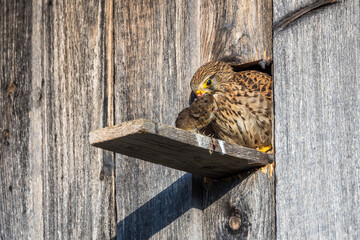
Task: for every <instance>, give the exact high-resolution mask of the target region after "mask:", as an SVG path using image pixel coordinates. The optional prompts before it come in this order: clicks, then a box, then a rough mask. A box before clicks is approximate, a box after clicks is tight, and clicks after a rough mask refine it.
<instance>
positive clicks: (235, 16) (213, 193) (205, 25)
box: [200, 0, 276, 239]
mask: <svg viewBox="0 0 360 240" xmlns="http://www.w3.org/2000/svg"><path fill="white" fill-rule="evenodd" d="M200 16H201V23H202V24H201V36H200V38H201V62H202V63H204V62H208V61H210V60H215V59H218V58H222V57H224V56H228V55H233V56H237V59H238V60H239V61H240V62H251V61H255V60H259V59H265V60H269V59H272V1H268V0H261V1H202V4H201V15H200ZM274 179H275V178H274V176H271V175H270V174H269V172H268V173H267V174H263V173H262V172H261V171H257V172H255V173H254V174H253V175H251V176H249V177H247V178H245V179H243V180H242V181H240V180H239V181H236V182H234V183H216V184H214V185H211V186H210V187H209V188H208V189H205V190H204V193H203V194H204V195H203V203H204V206H203V208H204V216H203V226H204V229H203V239H275V237H276V234H275V198H274V185H275V183H274ZM221 189H226V190H224V191H221ZM217 199H218V200H217ZM234 209H236V211H238V212H239V215H240V219H241V221H242V222H243V224H242V225H241V226H240V229H239V230H236V231H234V230H232V229H231V228H229V217H230V215H231V214H233V213H234Z"/></svg>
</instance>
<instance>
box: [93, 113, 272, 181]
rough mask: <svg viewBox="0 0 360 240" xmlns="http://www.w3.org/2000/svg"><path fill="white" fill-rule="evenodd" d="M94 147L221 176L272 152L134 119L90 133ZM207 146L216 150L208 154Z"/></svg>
mask: <svg viewBox="0 0 360 240" xmlns="http://www.w3.org/2000/svg"><path fill="white" fill-rule="evenodd" d="M90 143H91V145H93V146H95V147H99V148H102V149H106V150H109V151H113V152H116V153H120V154H124V155H127V156H130V157H135V158H139V159H142V160H144V161H148V162H152V163H156V164H161V165H164V166H167V167H171V168H175V169H178V170H182V171H185V172H189V173H193V174H196V175H199V176H205V177H210V178H223V177H228V176H232V175H235V174H237V173H239V172H242V171H246V170H249V169H252V168H258V167H262V166H265V165H266V164H268V163H271V162H272V161H273V155H270V154H266V153H262V152H259V151H256V150H254V149H250V148H245V147H241V146H238V145H232V144H228V143H226V142H224V141H222V140H219V139H212V138H210V137H206V136H204V135H201V134H196V133H192V132H189V131H185V130H182V129H178V128H175V127H171V126H165V125H161V124H157V123H155V122H153V121H150V120H146V119H137V120H133V121H129V122H124V123H122V124H119V125H116V126H112V127H106V128H102V129H98V130H95V131H92V132H90ZM210 149H215V150H214V151H213V152H212V153H210Z"/></svg>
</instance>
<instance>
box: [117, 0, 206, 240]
mask: <svg viewBox="0 0 360 240" xmlns="http://www.w3.org/2000/svg"><path fill="white" fill-rule="evenodd" d="M198 10H199V5H198V3H197V2H196V1H170V2H169V1H121V0H117V1H115V8H114V11H115V18H114V24H115V27H114V29H115V32H114V36H115V49H116V53H115V58H114V60H115V88H114V89H115V123H121V122H124V121H128V120H134V119H137V118H147V119H150V120H153V121H155V122H157V123H161V124H167V125H174V122H175V119H176V117H177V114H178V113H179V112H180V111H181V110H182V109H183V108H184V107H185V106H187V104H188V94H189V92H190V87H189V80H190V78H191V76H192V74H193V73H194V72H195V70H196V68H197V66H199V51H200V48H199V31H198V28H199V26H198V23H197V22H198V19H199V11H198ZM192 186H193V184H192V176H191V175H190V174H185V173H184V172H181V171H178V170H174V169H170V168H167V167H163V166H159V165H155V164H151V163H147V162H143V161H141V160H137V159H133V158H129V157H125V156H122V155H116V201H117V217H118V221H117V229H118V235H117V238H118V239H158V238H163V239H201V235H200V233H201V221H199V219H200V218H201V215H199V214H200V213H199V212H200V210H197V209H192V206H193V197H192V194H193V193H192V188H193V187H192Z"/></svg>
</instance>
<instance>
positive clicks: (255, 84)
mask: <svg viewBox="0 0 360 240" xmlns="http://www.w3.org/2000/svg"><path fill="white" fill-rule="evenodd" d="M233 79H234V81H235V82H236V83H237V84H239V85H240V86H244V87H246V88H247V89H248V90H249V91H250V92H259V93H260V94H261V95H263V96H264V97H266V98H267V99H269V100H271V99H272V79H271V77H270V76H269V75H268V74H266V73H263V72H259V71H253V70H249V71H242V72H235V73H234V78H233Z"/></svg>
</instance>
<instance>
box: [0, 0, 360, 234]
mask: <svg viewBox="0 0 360 240" xmlns="http://www.w3.org/2000/svg"><path fill="white" fill-rule="evenodd" d="M309 2H310V1H292V2H291V1H288V2H287V3H286V4H285V3H284V2H282V1H277V0H274V9H273V10H274V20H275V21H278V20H280V19H282V18H283V17H284V16H285V15H287V14H288V13H290V12H292V11H293V10H296V9H298V8H300V7H301V6H304V5H305V4H307V3H309ZM0 6H1V7H0V24H1V27H0V36H1V37H0V91H1V94H0V114H1V117H0V119H1V121H0V133H1V137H0V139H1V143H0V239H129V238H130V237H133V238H138V239H141V238H145V239H146V238H153V239H155V238H162V239H176V238H178V239H275V238H276V237H277V238H279V239H283V238H285V239H287V238H295V239H303V238H326V239H331V238H340V239H341V238H352V237H353V238H354V239H356V238H359V237H358V236H359V231H358V230H357V229H358V228H357V226H358V225H359V222H360V221H359V214H358V213H357V211H356V209H358V208H359V201H357V200H358V199H359V189H360V188H359V182H360V181H359V180H360V179H359V176H360V174H359V171H358V170H359V165H358V161H357V159H358V158H359V154H358V151H357V148H356V147H357V146H358V145H359V139H360V138H359V129H360V127H359V119H360V118H359V106H358V104H356V103H357V102H359V98H360V93H359V91H358V85H359V71H358V67H357V65H358V64H357V63H358V56H359V55H360V52H359V41H357V40H358V38H359V27H358V26H359V22H360V20H359V3H358V1H356V0H348V1H341V2H340V3H338V4H335V5H331V6H328V7H326V8H324V9H318V10H316V11H314V12H312V13H309V14H308V15H306V16H304V17H302V18H300V19H298V20H297V21H296V22H294V23H293V24H291V25H290V26H288V27H287V28H285V29H283V30H282V31H277V30H276V29H275V33H274V75H275V80H274V81H275V90H274V91H275V96H274V97H275V144H276V161H277V170H276V179H277V184H276V195H275V180H274V176H270V175H269V174H268V173H267V174H263V173H262V172H260V171H258V172H256V173H254V174H252V175H250V176H248V177H247V178H244V179H237V180H234V181H232V182H218V183H213V184H212V185H210V186H209V185H206V186H205V185H204V184H203V182H202V179H201V178H200V177H197V176H191V175H190V174H186V173H184V172H180V171H176V170H173V169H169V168H166V167H162V166H157V165H153V164H150V163H145V162H142V161H139V160H136V159H132V158H128V157H124V156H121V155H115V154H113V153H111V152H105V151H102V150H99V149H95V148H93V147H91V146H90V144H89V140H88V133H89V131H90V130H94V129H97V128H101V127H104V126H107V125H111V124H116V123H120V122H122V121H127V120H132V119H135V118H149V119H151V120H155V121H157V122H160V123H163V124H169V125H173V124H174V120H175V118H176V115H177V113H178V112H179V111H180V110H181V109H182V108H183V107H185V106H187V102H188V94H189V92H190V88H189V81H190V79H191V76H192V75H193V73H194V72H195V70H196V69H197V68H198V67H199V66H200V65H201V64H202V63H205V62H207V61H210V60H214V59H217V58H221V57H224V56H229V55H236V56H237V57H238V59H240V60H241V61H244V62H247V61H253V60H257V59H271V58H273V57H272V56H273V55H272V29H271V25H272V24H271V21H272V3H271V1H267V0H262V1H242V2H239V1H234V0H228V1H223V2H222V1H202V0H198V1H195V0H193V1H191V0H189V1H169V2H164V1H150V0H148V1H145V0H144V1H121V0H103V1H101V0H91V1H80V0H78V1H56V0H43V1H40V0H39V1H36V0H33V1H8V0H0ZM275 196H276V202H277V206H276V214H277V217H276V222H275ZM234 214H235V215H238V216H240V218H241V220H242V223H243V224H242V225H241V228H240V229H239V230H238V231H234V230H231V229H230V227H229V223H228V221H229V218H230V217H231V216H233V215H234ZM275 224H276V226H275ZM275 230H276V232H275Z"/></svg>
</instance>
